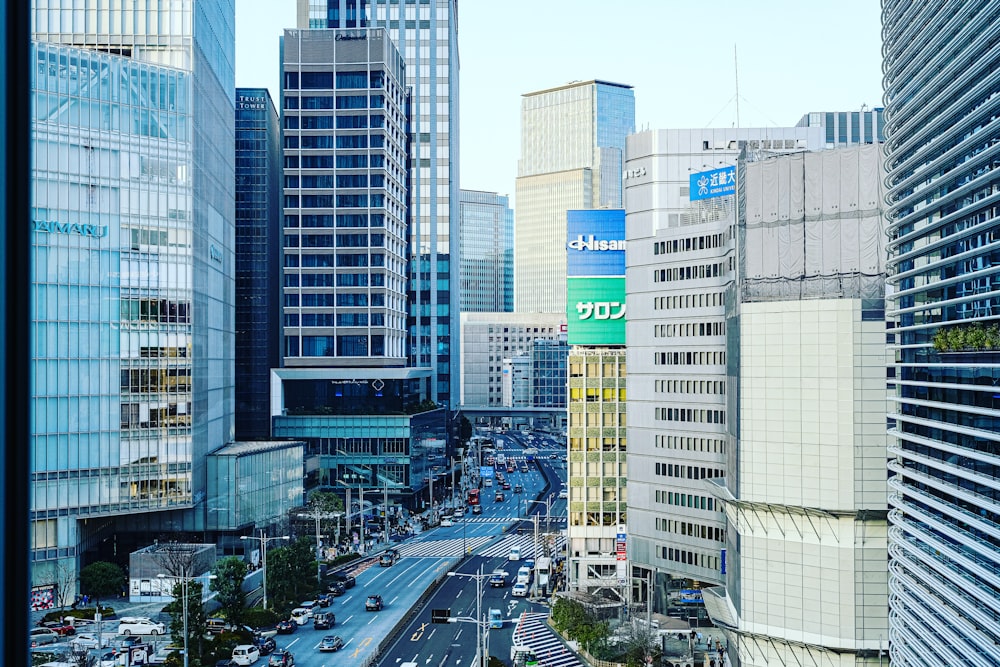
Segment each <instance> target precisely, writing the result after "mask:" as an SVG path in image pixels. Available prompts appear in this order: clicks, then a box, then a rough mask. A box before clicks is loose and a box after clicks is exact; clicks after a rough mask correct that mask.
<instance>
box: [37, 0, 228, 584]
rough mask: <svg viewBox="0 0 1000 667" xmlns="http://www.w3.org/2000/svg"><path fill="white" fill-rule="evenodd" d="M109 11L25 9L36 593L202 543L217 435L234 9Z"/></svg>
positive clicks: (223, 393) (139, 5)
mask: <svg viewBox="0 0 1000 667" xmlns="http://www.w3.org/2000/svg"><path fill="white" fill-rule="evenodd" d="M121 4H122V3H120V2H117V0H74V1H73V2H69V1H68V0H67V1H58V0H48V1H46V2H42V1H41V0H37V1H36V2H34V3H33V9H32V34H33V36H34V38H35V39H36V40H38V41H37V42H36V44H35V46H34V47H33V49H32V53H31V58H32V60H31V72H32V91H31V94H32V96H33V109H34V118H33V141H34V150H33V160H34V161H33V164H32V175H33V178H34V185H33V193H32V194H33V209H32V221H31V225H32V230H33V232H32V260H33V266H34V269H33V271H34V273H33V276H32V282H33V285H32V308H33V312H32V316H31V319H32V326H33V340H34V342H35V347H34V349H33V352H32V371H31V373H32V381H33V387H32V410H31V412H32V422H33V432H32V438H31V443H30V446H31V448H32V452H33V462H32V466H33V467H32V473H31V483H32V487H33V489H32V490H33V493H32V498H33V505H32V508H31V512H32V515H31V519H32V552H31V554H32V558H33V560H34V569H33V574H32V577H33V583H34V585H35V586H36V587H37V588H36V590H37V591H39V592H42V591H43V589H44V588H45V587H51V586H55V585H59V584H60V583H61V584H62V588H63V589H65V588H66V586H67V585H68V586H70V587H73V586H74V581H75V580H73V581H70V582H68V584H67V582H66V581H65V580H63V581H62V582H60V580H59V579H60V572H65V571H70V572H75V571H76V569H77V568H78V567H79V565H80V564H81V563H86V562H88V561H90V560H96V559H114V558H115V557H116V554H118V555H119V556H120V555H121V554H125V553H128V552H129V551H130V550H131V548H132V547H133V546H137V545H145V544H146V543H147V542H148V541H152V539H153V538H154V537H155V536H157V535H159V534H160V533H161V532H162V531H167V530H173V531H177V530H180V531H202V530H205V529H206V527H207V514H208V512H207V510H208V500H209V497H208V496H209V493H208V479H207V478H208V472H207V457H208V454H209V453H210V452H212V451H214V450H216V449H218V448H220V447H222V446H223V445H225V444H226V443H227V442H229V441H231V440H232V439H233V435H234V401H235V396H234V394H235V388H234V379H233V378H234V359H233V350H234V344H233V331H234V305H233V301H234V296H233V280H232V275H233V264H234V260H233V247H234V217H235V216H234V194H233V193H234V183H235V174H234V169H233V155H234V152H235V151H234V136H235V132H234V118H233V107H234V94H235V85H234V75H233V54H234V37H233V34H234V33H233V31H234V14H235V9H234V5H233V2H232V0H215V1H207V0H199V1H198V2H193V1H192V0H182V1H180V2H175V3H170V4H169V5H167V4H166V3H160V2H155V1H154V0H139V1H137V2H133V3H130V6H129V8H128V9H121V8H120V7H121ZM115 416H118V417H120V419H119V420H114V417H115Z"/></svg>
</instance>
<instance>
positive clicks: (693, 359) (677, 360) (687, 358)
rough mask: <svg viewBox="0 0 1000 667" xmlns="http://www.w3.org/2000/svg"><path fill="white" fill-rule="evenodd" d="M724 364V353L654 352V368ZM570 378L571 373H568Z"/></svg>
mask: <svg viewBox="0 0 1000 667" xmlns="http://www.w3.org/2000/svg"><path fill="white" fill-rule="evenodd" d="M725 363H726V353H725V352H654V353H653V365H654V366H720V365H725ZM570 377H573V373H572V372H570Z"/></svg>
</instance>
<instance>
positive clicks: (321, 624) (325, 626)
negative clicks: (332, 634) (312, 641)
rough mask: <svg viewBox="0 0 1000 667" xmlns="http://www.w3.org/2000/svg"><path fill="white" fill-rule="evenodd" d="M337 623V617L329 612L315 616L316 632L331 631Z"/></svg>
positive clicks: (322, 612)
mask: <svg viewBox="0 0 1000 667" xmlns="http://www.w3.org/2000/svg"><path fill="white" fill-rule="evenodd" d="M336 622H337V617H336V616H334V615H333V614H332V613H330V612H328V611H321V612H317V613H315V614H313V629H314V630H329V629H330V628H332V627H333V624H334V623H336Z"/></svg>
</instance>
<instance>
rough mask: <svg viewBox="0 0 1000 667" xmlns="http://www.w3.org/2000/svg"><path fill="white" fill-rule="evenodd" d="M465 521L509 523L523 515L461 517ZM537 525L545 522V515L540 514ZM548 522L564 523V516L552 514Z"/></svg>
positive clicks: (521, 519)
mask: <svg viewBox="0 0 1000 667" xmlns="http://www.w3.org/2000/svg"><path fill="white" fill-rule="evenodd" d="M461 520H462V521H465V522H467V523H511V522H512V521H523V520H525V518H524V517H520V516H472V517H469V518H467V519H461ZM538 521H539V525H544V524H545V516H544V515H542V516H541V517H540V518H539V519H538ZM549 522H550V523H552V524H553V525H555V524H565V523H566V517H564V516H553V517H549Z"/></svg>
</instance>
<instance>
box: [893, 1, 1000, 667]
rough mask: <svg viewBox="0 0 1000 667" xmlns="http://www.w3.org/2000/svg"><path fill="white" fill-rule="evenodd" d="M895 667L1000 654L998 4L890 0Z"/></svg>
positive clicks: (996, 659) (998, 658)
mask: <svg viewBox="0 0 1000 667" xmlns="http://www.w3.org/2000/svg"><path fill="white" fill-rule="evenodd" d="M882 7H883V9H882V22H883V29H882V34H883V40H884V43H883V48H882V52H883V54H884V62H883V66H882V70H883V72H885V78H884V82H885V102H886V107H885V118H886V129H885V134H886V143H885V159H886V166H887V168H888V171H889V175H888V178H887V182H886V183H887V186H888V195H887V202H888V205H889V214H888V217H889V238H890V241H889V251H890V257H889V275H890V277H889V290H887V291H888V292H889V293H890V295H891V296H892V305H891V310H890V311H889V312H888V313H887V314H888V316H889V317H890V318H891V320H892V321H893V324H894V325H895V331H894V335H893V336H892V339H893V340H892V341H891V343H890V352H891V354H892V355H893V356H894V360H893V361H891V362H890V363H891V364H892V365H891V366H890V382H891V385H890V388H891V389H892V390H894V391H893V393H892V394H890V401H891V403H892V406H894V407H890V412H889V433H890V434H891V435H892V436H894V437H895V443H894V444H893V445H892V446H891V447H890V450H889V456H890V460H889V474H890V478H889V485H890V495H889V507H890V512H889V518H890V520H891V527H890V530H889V555H890V563H889V574H890V579H889V592H890V597H889V603H890V610H889V612H890V613H889V623H890V626H889V627H890V630H889V639H890V651H891V658H892V662H893V664H894V665H907V666H909V665H958V664H965V663H976V664H983V665H987V664H989V665H996V664H1000V575H998V573H1000V500H998V499H1000V483H998V481H997V480H998V479H1000V393H998V392H997V386H998V385H1000V331H998V326H997V318H998V316H1000V96H998V94H997V90H998V89H1000V50H998V48H997V41H998V39H1000V38H998V35H1000V2H995V1H994V2H982V1H981V0H964V1H959V2H951V3H948V6H947V11H941V8H940V7H935V6H932V5H927V4H921V3H912V2H909V1H908V0H883V3H882Z"/></svg>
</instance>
